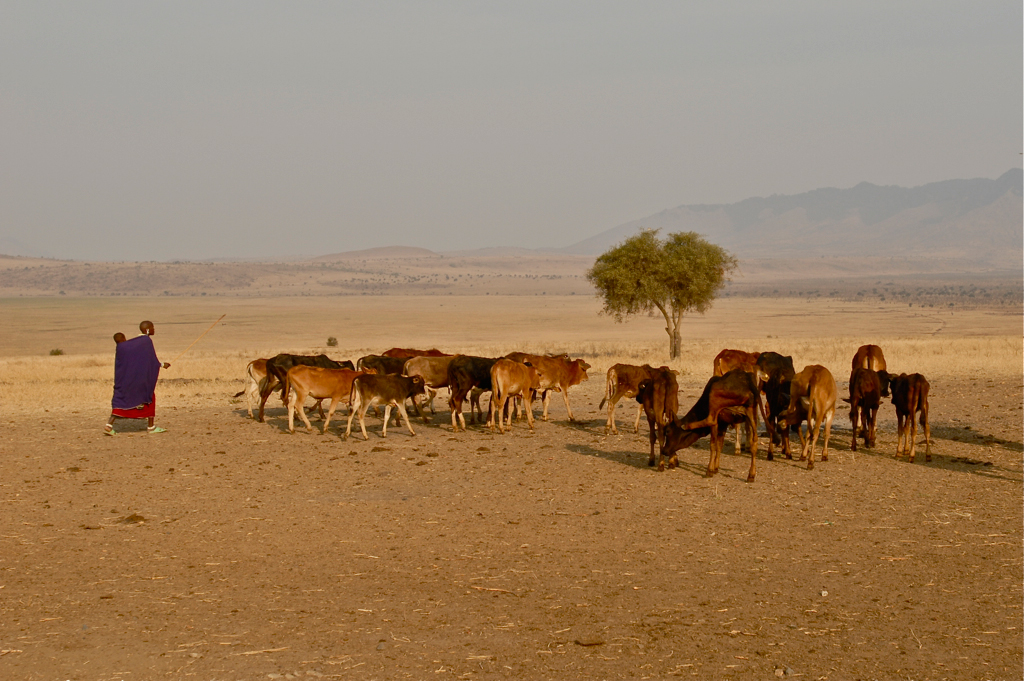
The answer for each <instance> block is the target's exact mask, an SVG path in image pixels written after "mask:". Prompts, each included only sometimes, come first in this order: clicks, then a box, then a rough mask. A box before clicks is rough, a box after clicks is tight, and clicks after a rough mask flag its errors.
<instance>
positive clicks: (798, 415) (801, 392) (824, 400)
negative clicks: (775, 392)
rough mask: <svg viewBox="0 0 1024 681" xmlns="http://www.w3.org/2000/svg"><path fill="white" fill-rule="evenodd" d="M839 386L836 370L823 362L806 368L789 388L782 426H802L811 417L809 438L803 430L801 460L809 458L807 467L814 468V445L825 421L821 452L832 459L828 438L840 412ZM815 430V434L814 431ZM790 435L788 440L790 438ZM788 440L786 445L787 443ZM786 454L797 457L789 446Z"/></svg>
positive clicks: (808, 428)
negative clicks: (837, 384)
mask: <svg viewBox="0 0 1024 681" xmlns="http://www.w3.org/2000/svg"><path fill="white" fill-rule="evenodd" d="M837 392H838V389H837V388H836V381H835V379H834V378H832V373H831V372H830V371H829V370H828V369H826V368H825V367H823V366H821V365H820V364H812V365H810V366H806V367H804V369H803V371H801V372H800V373H798V374H797V375H796V376H794V377H793V380H792V381H791V382H790V388H789V409H787V410H786V411H785V412H783V413H782V414H780V415H779V423H780V425H782V424H785V425H784V426H783V427H785V426H794V425H795V426H799V425H800V423H801V422H803V420H804V419H806V420H807V437H806V438H805V437H804V434H803V431H800V444H801V445H802V449H801V455H800V460H801V461H803V460H804V459H805V458H806V459H807V469H808V470H810V469H812V468H814V444H815V443H816V442H817V441H818V433H819V432H821V424H822V422H823V421H824V423H825V442H824V445H823V447H822V451H821V460H822V461H828V439H829V436H830V435H831V434H832V419H833V417H834V416H835V413H836V398H837V397H838V395H837ZM812 430H813V432H814V434H813V436H812V435H811V432H812ZM788 439H789V438H788V437H787V438H785V441H788ZM785 441H784V444H785V443H786V442H785ZM785 450H786V457H787V458H790V459H791V458H793V457H792V455H790V454H789V451H788V450H789V448H788V447H786V448H785Z"/></svg>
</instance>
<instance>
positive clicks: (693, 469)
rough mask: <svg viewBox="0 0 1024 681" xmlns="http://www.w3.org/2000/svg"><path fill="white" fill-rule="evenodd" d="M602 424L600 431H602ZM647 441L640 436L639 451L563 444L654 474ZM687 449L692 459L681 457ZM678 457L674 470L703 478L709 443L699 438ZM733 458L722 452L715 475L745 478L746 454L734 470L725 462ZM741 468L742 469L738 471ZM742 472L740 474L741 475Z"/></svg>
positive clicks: (575, 449)
mask: <svg viewBox="0 0 1024 681" xmlns="http://www.w3.org/2000/svg"><path fill="white" fill-rule="evenodd" d="M603 432H604V431H603V424H602V431H601V434H603ZM647 443H648V440H647V439H646V438H644V441H643V445H644V447H643V449H642V450H636V449H632V450H623V449H599V448H597V447H592V446H590V445H584V444H577V443H566V444H565V449H566V451H569V452H572V453H574V454H579V455H581V456H592V457H595V458H598V459H604V460H605V461H611V462H614V463H617V464H621V465H623V466H628V467H629V468H635V469H637V470H642V471H644V470H646V471H652V472H655V473H657V472H658V469H657V467H652V466H648V465H647V460H648V457H649V455H650V450H649V449H648V448H647ZM687 452H689V453H690V454H692V455H693V456H692V457H691V458H693V459H694V461H688V460H687V459H685V458H683V457H684V455H686V453H687ZM679 454H680V456H679V467H678V470H679V471H681V472H686V473H691V474H693V475H695V476H697V477H700V478H703V477H704V474H705V473H706V472H707V469H708V457H709V456H710V450H709V443H708V442H706V441H699V442H697V443H695V444H694V445H692V446H690V447H688V448H687V449H686V450H684V451H681V452H680V453H679ZM731 458H733V457H732V455H731V452H723V456H722V466H721V468H720V469H719V475H723V476H725V477H735V478H737V479H740V478H742V479H743V480H746V479H747V469H748V468H747V467H748V465H749V463H750V455H749V454H743V455H742V457H741V458H742V460H743V461H744V462H745V463H744V464H743V465H742V466H740V467H737V468H736V469H733V468H730V467H729V466H728V465H727V464H728V463H729V459H731ZM741 468H742V470H740V469H741ZM741 473H742V475H741Z"/></svg>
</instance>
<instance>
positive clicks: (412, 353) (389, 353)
mask: <svg viewBox="0 0 1024 681" xmlns="http://www.w3.org/2000/svg"><path fill="white" fill-rule="evenodd" d="M380 356H381V357H401V358H403V359H410V358H412V357H451V356H452V355H449V354H447V353H445V352H441V351H440V350H438V349H437V348H431V349H429V350H413V349H411V348H391V349H390V350H385V351H384V352H382V353H380Z"/></svg>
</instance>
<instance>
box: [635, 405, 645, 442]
mask: <svg viewBox="0 0 1024 681" xmlns="http://www.w3.org/2000/svg"><path fill="white" fill-rule="evenodd" d="M643 412H644V405H642V404H638V405H636V423H634V424H633V432H634V433H636V434H637V435H639V434H640V415H641V414H643Z"/></svg>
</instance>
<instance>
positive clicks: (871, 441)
mask: <svg viewBox="0 0 1024 681" xmlns="http://www.w3.org/2000/svg"><path fill="white" fill-rule="evenodd" d="M867 418H868V439H867V442H865V443H864V446H865V447H867V448H868V449H874V448H875V433H876V430H875V429H876V428H877V427H878V407H870V408H869V410H868V417H867Z"/></svg>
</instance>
